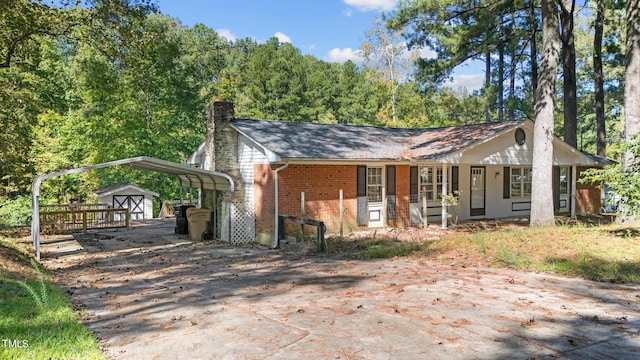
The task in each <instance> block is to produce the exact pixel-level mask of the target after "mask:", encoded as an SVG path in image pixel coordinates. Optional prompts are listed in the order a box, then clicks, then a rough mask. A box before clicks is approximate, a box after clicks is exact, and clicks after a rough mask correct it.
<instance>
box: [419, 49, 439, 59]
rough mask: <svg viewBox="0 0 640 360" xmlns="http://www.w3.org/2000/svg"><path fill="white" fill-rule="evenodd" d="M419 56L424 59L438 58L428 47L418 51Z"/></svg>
mask: <svg viewBox="0 0 640 360" xmlns="http://www.w3.org/2000/svg"><path fill="white" fill-rule="evenodd" d="M418 51H419V56H420V57H421V58H423V59H435V58H437V57H438V54H436V52H435V51H433V50H431V49H429V48H428V47H423V48H420V49H418Z"/></svg>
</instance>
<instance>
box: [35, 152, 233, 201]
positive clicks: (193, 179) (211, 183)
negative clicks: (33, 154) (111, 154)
mask: <svg viewBox="0 0 640 360" xmlns="http://www.w3.org/2000/svg"><path fill="white" fill-rule="evenodd" d="M117 165H127V166H131V167H133V168H136V169H142V170H149V171H154V172H159V173H164V174H168V175H172V176H175V177H176V178H177V179H178V180H179V181H180V185H182V186H187V187H194V188H202V189H205V190H221V191H233V189H234V183H233V179H232V178H231V177H230V176H229V175H227V174H224V173H221V172H215V171H209V170H203V169H199V168H195V167H193V166H189V165H185V164H179V163H174V162H171V161H166V160H161V159H156V158H152V157H148V156H138V157H134V158H128V159H121V160H114V161H109V162H105V163H100V164H94V165H87V166H82V167H77V168H73V169H68V170H62V171H56V172H52V173H48V174H44V175H41V176H39V177H38V178H37V179H36V182H39V183H41V182H42V181H44V180H46V179H49V178H52V177H56V176H62V175H68V174H75V173H80V172H84V171H89V170H95V169H103V168H107V167H112V166H117ZM37 195H39V194H37Z"/></svg>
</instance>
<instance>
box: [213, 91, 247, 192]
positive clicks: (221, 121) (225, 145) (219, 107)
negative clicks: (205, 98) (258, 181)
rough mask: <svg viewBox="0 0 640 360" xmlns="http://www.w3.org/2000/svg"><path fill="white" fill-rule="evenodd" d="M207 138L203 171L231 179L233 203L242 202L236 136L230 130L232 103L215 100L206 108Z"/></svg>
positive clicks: (231, 129) (232, 130) (232, 115)
mask: <svg viewBox="0 0 640 360" xmlns="http://www.w3.org/2000/svg"><path fill="white" fill-rule="evenodd" d="M206 118H207V136H206V138H205V149H204V169H206V170H213V171H218V172H222V173H225V174H227V175H229V176H231V177H232V178H233V181H234V182H235V191H234V193H233V202H242V201H244V190H243V186H242V185H243V183H242V179H241V177H240V166H239V163H238V136H237V133H236V131H235V130H234V129H233V128H231V120H233V118H234V113H233V103H231V102H226V101H225V100H223V99H215V100H214V101H213V102H212V103H210V104H209V105H207V108H206Z"/></svg>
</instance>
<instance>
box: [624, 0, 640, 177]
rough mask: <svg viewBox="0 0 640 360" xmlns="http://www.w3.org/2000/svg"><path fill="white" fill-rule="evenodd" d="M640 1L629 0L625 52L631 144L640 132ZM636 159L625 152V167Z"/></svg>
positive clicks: (626, 115) (627, 131) (626, 110)
mask: <svg viewBox="0 0 640 360" xmlns="http://www.w3.org/2000/svg"><path fill="white" fill-rule="evenodd" d="M639 6H640V1H639V0H627V4H626V17H627V19H626V22H627V52H626V54H625V73H624V79H625V88H624V105H625V106H624V142H625V144H627V145H628V144H631V143H632V142H633V140H634V139H633V137H634V136H636V135H637V134H638V133H640V8H639ZM635 161H636V159H635V158H634V156H633V154H631V153H630V152H628V151H627V152H625V154H624V157H623V159H622V167H623V169H628V168H630V167H631V166H632V165H633V163H634V162H635Z"/></svg>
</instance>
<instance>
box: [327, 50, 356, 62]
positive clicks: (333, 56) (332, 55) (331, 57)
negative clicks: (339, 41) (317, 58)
mask: <svg viewBox="0 0 640 360" xmlns="http://www.w3.org/2000/svg"><path fill="white" fill-rule="evenodd" d="M324 60H325V61H327V62H335V63H340V64H344V63H345V62H347V61H348V60H351V61H353V62H354V63H356V64H362V62H363V58H362V55H361V54H360V50H353V49H352V48H345V49H338V48H334V49H331V50H330V51H329V53H328V54H327V56H325V57H324Z"/></svg>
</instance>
